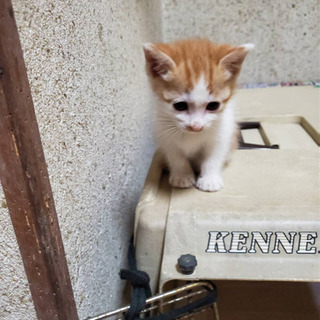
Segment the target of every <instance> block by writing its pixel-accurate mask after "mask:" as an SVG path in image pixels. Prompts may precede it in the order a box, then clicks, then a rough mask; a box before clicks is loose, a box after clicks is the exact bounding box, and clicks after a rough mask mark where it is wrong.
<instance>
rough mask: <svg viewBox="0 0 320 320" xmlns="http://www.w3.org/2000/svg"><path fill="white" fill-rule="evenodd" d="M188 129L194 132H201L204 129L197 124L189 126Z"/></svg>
mask: <svg viewBox="0 0 320 320" xmlns="http://www.w3.org/2000/svg"><path fill="white" fill-rule="evenodd" d="M187 129H188V130H189V131H193V132H200V131H201V130H202V129H203V126H202V125H200V124H198V123H197V124H193V125H191V126H188V127H187Z"/></svg>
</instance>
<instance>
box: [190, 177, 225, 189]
mask: <svg viewBox="0 0 320 320" xmlns="http://www.w3.org/2000/svg"><path fill="white" fill-rule="evenodd" d="M196 187H197V188H198V189H200V190H202V191H209V192H214V191H219V190H220V189H222V188H223V182H222V179H221V177H220V176H219V175H215V176H204V177H199V178H198V180H197V183H196Z"/></svg>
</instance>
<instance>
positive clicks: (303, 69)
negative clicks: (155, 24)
mask: <svg viewBox="0 0 320 320" xmlns="http://www.w3.org/2000/svg"><path fill="white" fill-rule="evenodd" d="M319 21H320V10H319V1H318V0H299V1H298V0H274V1H269V0H229V1H225V0H201V1H198V0H163V37H164V40H165V41H172V40H176V39H180V38H189V37H196V36H198V37H199V36H200V37H207V38H209V39H211V40H212V41H214V42H226V43H231V44H235V45H238V44H242V43H248V42H251V43H254V44H255V45H256V49H255V51H254V52H252V53H251V54H250V56H249V57H248V61H246V62H245V64H244V68H243V74H242V76H241V78H240V79H239V80H240V82H242V83H256V82H273V81H297V80H301V81H308V80H316V79H319V78H320V74H319V69H320V65H319V64H320V61H319Z"/></svg>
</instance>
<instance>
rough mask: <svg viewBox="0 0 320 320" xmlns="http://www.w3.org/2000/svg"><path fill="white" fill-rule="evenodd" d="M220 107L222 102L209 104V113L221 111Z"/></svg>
mask: <svg viewBox="0 0 320 320" xmlns="http://www.w3.org/2000/svg"><path fill="white" fill-rule="evenodd" d="M219 107H220V102H218V101H213V102H210V103H208V105H207V110H209V111H216V110H218V109H219Z"/></svg>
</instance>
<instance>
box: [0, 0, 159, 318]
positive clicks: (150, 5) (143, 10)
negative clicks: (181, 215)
mask: <svg viewBox="0 0 320 320" xmlns="http://www.w3.org/2000/svg"><path fill="white" fill-rule="evenodd" d="M13 5H14V11H15V16H16V20H17V25H18V29H19V32H20V38H21V42H22V47H23V50H24V56H25V61H26V65H27V70H28V76H29V80H30V84H31V89H32V93H33V99H34V105H35V109H36V115H37V119H38V123H39V127H40V132H41V136H42V142H43V147H44V151H45V156H46V161H47V164H48V170H49V174H50V179H51V184H52V188H53V193H54V197H55V202H56V209H57V212H58V215H59V222H60V227H61V231H62V236H63V241H64V245H65V250H66V255H67V260H68V264H69V270H70V274H71V278H72V284H73V288H74V293H75V299H76V304H77V307H78V312H79V316H80V318H82V319H83V318H86V317H87V316H89V315H95V314H97V313H100V312H105V311H107V310H110V309H114V308H115V307H117V306H119V304H120V302H121V294H122V283H121V281H120V279H119V277H118V272H119V269H120V267H123V266H125V262H126V252H127V244H128V240H129V238H130V236H131V233H132V226H133V217H134V215H133V214H134V209H135V205H136V202H137V200H138V197H139V194H140V191H141V188H142V185H143V182H144V178H145V175H146V172H147V169H148V166H149V162H150V160H151V156H152V153H153V146H152V139H151V135H150V133H151V113H152V112H151V111H152V104H153V98H152V95H151V92H150V89H149V85H148V83H147V78H146V76H145V72H144V57H143V51H142V43H143V42H146V41H160V38H161V35H160V31H161V27H160V24H161V14H160V13H161V2H159V1H156V0H154V1H138V0H137V1H127V0H123V1H118V0H112V1H105V0H104V1H84V0H83V1H78V0H77V1H75V0H70V1H62V0H58V1H56V0H55V1H53V0H42V1H37V0H30V1H21V0H14V1H13ZM0 204H1V205H0V229H1V232H0V237H1V239H0V261H2V263H1V269H0V319H1V320H2V319H3V320H4V319H5V320H16V319H19V320H26V319H28V320H32V319H35V317H36V316H35V313H34V310H33V305H32V302H31V298H30V292H29V289H28V285H27V279H26V277H25V275H24V270H23V266H22V261H21V258H20V256H19V251H18V249H17V244H16V240H15V236H14V233H13V230H12V226H11V222H10V219H9V215H8V212H7V209H6V208H5V207H6V204H5V200H4V197H3V195H2V194H1V195H0Z"/></svg>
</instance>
